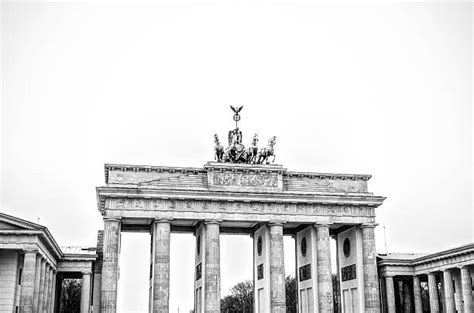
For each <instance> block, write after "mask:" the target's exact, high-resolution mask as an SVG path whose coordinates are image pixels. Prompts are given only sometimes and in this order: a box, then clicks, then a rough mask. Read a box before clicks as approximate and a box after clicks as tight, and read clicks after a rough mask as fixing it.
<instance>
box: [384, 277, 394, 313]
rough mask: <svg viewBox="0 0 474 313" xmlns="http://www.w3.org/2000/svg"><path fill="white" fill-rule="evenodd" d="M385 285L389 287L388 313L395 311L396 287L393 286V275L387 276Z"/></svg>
mask: <svg viewBox="0 0 474 313" xmlns="http://www.w3.org/2000/svg"><path fill="white" fill-rule="evenodd" d="M385 286H386V289H387V309H388V313H395V312H396V307H395V288H394V287H393V277H392V276H387V277H385Z"/></svg>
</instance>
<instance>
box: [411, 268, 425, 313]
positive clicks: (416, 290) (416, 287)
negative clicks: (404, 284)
mask: <svg viewBox="0 0 474 313" xmlns="http://www.w3.org/2000/svg"><path fill="white" fill-rule="evenodd" d="M413 296H414V300H415V313H423V306H422V301H421V286H420V277H419V276H416V275H415V276H413Z"/></svg>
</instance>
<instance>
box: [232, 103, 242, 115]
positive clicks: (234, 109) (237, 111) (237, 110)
mask: <svg viewBox="0 0 474 313" xmlns="http://www.w3.org/2000/svg"><path fill="white" fill-rule="evenodd" d="M243 107H244V106H243V105H241V106H240V107H234V106H233V105H231V106H230V108H231V109H232V111H234V113H235V114H239V112H240V111H241V110H242V108H243Z"/></svg>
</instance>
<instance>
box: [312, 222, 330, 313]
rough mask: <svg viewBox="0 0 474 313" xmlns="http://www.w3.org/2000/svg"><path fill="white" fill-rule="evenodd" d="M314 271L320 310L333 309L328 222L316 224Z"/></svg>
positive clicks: (327, 310)
mask: <svg viewBox="0 0 474 313" xmlns="http://www.w3.org/2000/svg"><path fill="white" fill-rule="evenodd" d="M315 227H316V271H317V278H318V307H319V311H320V312H332V311H334V301H333V290H332V276H331V251H330V241H329V224H316V225H315Z"/></svg>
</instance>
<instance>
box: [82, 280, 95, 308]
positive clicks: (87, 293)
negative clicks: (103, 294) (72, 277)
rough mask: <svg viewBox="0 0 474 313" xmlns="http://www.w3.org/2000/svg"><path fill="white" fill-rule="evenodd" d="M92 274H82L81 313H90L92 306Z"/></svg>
mask: <svg viewBox="0 0 474 313" xmlns="http://www.w3.org/2000/svg"><path fill="white" fill-rule="evenodd" d="M91 274H92V273H91V272H90V271H85V272H82V288H81V313H89V311H90V306H91Z"/></svg>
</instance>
